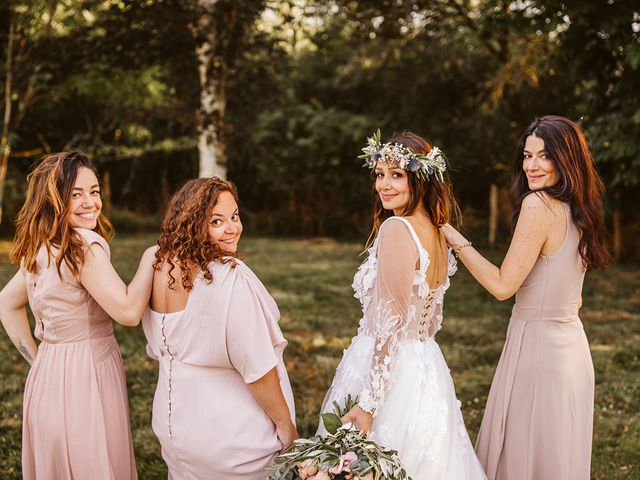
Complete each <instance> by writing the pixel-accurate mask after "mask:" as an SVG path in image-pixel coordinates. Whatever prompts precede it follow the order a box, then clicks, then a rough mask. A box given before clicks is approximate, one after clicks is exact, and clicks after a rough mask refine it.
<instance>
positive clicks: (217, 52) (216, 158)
mask: <svg viewBox="0 0 640 480" xmlns="http://www.w3.org/2000/svg"><path fill="white" fill-rule="evenodd" d="M221 3H223V2H222V1H221V0H198V4H197V8H196V14H197V17H196V21H195V26H194V30H195V37H196V56H197V58H198V71H199V75H200V109H199V111H198V119H197V120H198V154H199V168H198V174H199V176H200V177H201V178H202V177H212V176H214V175H215V176H217V177H220V178H226V176H227V161H226V158H225V148H224V146H225V144H224V129H225V113H226V106H227V102H226V97H225V83H226V79H227V78H226V77H227V69H228V65H227V58H226V56H225V54H224V53H225V52H224V50H225V48H224V47H225V45H224V44H225V41H224V37H225V35H224V32H223V31H222V29H223V28H231V27H232V26H231V25H224V22H220V20H219V15H220V13H221V12H220V10H221V8H220V5H219V4H221ZM232 4H235V2H232ZM235 8H236V7H235V6H232V7H231V9H232V10H234V9H235Z"/></svg>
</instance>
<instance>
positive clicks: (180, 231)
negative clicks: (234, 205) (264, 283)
mask: <svg viewBox="0 0 640 480" xmlns="http://www.w3.org/2000/svg"><path fill="white" fill-rule="evenodd" d="M222 192H229V193H230V194H231V195H233V198H234V199H235V200H236V202H237V201H238V193H237V190H236V187H235V185H234V184H233V183H231V182H228V181H226V180H222V179H220V178H218V177H211V178H198V179H195V180H190V181H188V182H187V183H185V184H184V185H183V187H182V188H181V189H180V190H178V192H176V193H175V194H174V195H173V196H172V197H171V200H169V207H168V208H167V213H166V214H165V216H164V220H163V221H162V231H161V233H160V239H159V240H158V246H159V248H158V250H157V251H156V259H155V261H154V263H153V267H154V268H155V269H156V270H160V268H161V264H162V263H163V262H167V264H168V265H169V288H171V289H173V288H174V284H175V279H174V277H173V275H172V272H173V270H174V269H175V268H176V267H178V268H179V269H180V272H181V283H182V286H183V287H184V289H185V290H187V291H189V290H191V289H192V288H193V280H194V278H195V276H196V274H197V272H198V271H202V273H203V276H204V278H205V281H207V282H212V281H213V275H212V273H211V270H210V269H209V264H210V263H211V262H221V263H227V262H230V261H231V262H232V261H233V255H232V254H230V253H228V252H224V251H222V250H221V249H220V247H219V246H218V245H216V244H213V243H211V242H210V240H209V234H208V229H207V225H208V223H209V218H210V216H211V212H212V210H213V208H214V207H215V205H216V203H218V198H219V196H220V194H221V193H222Z"/></svg>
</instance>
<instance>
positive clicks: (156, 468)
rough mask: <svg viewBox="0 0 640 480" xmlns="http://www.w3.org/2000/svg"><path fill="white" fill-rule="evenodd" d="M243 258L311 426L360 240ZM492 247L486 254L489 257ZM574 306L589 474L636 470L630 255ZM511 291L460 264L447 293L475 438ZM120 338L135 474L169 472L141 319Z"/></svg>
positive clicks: (5, 426) (635, 331)
mask: <svg viewBox="0 0 640 480" xmlns="http://www.w3.org/2000/svg"><path fill="white" fill-rule="evenodd" d="M153 241H154V237H153V236H137V237H123V238H118V239H116V240H115V241H114V242H113V245H112V249H113V250H112V257H113V262H114V264H115V266H116V268H117V270H118V272H120V274H121V275H122V276H123V278H125V279H127V280H128V279H130V278H131V276H132V275H133V272H134V270H135V268H136V267H137V263H138V260H139V257H140V255H141V253H142V250H143V249H144V247H145V246H147V245H150V244H151V243H153ZM241 247H242V251H243V254H244V258H245V260H246V262H247V264H248V265H249V266H250V267H251V268H252V269H253V270H254V271H255V272H256V274H257V275H258V276H259V277H260V278H261V280H262V281H263V282H264V284H265V285H266V286H267V288H268V289H269V291H270V292H271V294H272V295H273V296H274V298H275V299H276V301H277V302H278V305H279V307H280V311H281V313H282V320H281V326H282V329H283V331H284V333H285V336H286V337H287V339H288V340H289V346H288V348H287V350H286V352H285V360H286V363H287V367H288V370H289V375H290V377H291V381H292V384H293V389H294V393H295V396H296V408H297V418H298V429H299V431H300V433H301V434H302V435H303V436H306V435H310V434H312V433H313V432H314V431H315V427H316V424H317V413H318V409H319V407H320V403H321V402H322V399H323V396H324V393H325V391H326V389H327V387H328V385H329V383H330V381H331V378H332V375H333V372H334V370H335V367H336V366H337V364H338V361H339V360H340V357H341V355H342V350H343V349H344V348H346V347H347V345H348V344H349V340H350V338H351V336H352V335H353V334H354V333H355V330H356V327H357V322H358V319H359V315H360V310H359V305H358V302H357V300H356V299H355V298H353V294H352V291H351V286H350V285H351V280H352V278H353V274H354V272H355V270H356V268H357V266H358V264H359V263H360V262H361V260H362V257H359V253H360V251H361V249H362V245H359V244H354V243H340V242H336V241H333V240H327V239H316V240H304V241H303V240H300V241H298V240H275V239H245V240H243V243H242V245H241ZM9 248H10V244H9V243H8V242H4V243H3V242H0V284H2V285H4V283H5V282H6V281H7V280H8V279H9V278H10V276H11V275H13V273H14V272H15V270H16V269H15V267H14V266H12V265H10V264H9V262H8V259H7V258H8V257H7V253H8V250H9ZM500 255H501V254H500V253H499V252H491V253H490V256H491V257H492V258H493V259H494V260H497V259H499V258H501V257H500ZM583 299H584V305H583V308H582V310H581V313H580V316H581V318H582V321H583V322H584V325H585V329H586V332H587V336H588V338H589V341H590V344H591V352H592V355H593V361H594V364H595V369H596V407H595V429H594V430H595V431H594V445H593V462H592V478H593V479H600V480H613V479H629V480H630V479H639V478H640V453H639V451H640V450H639V447H640V375H639V373H640V273H639V272H638V269H637V268H634V267H632V266H617V267H614V268H611V269H610V270H609V271H607V272H605V273H602V272H595V273H589V274H588V275H587V279H586V282H585V288H584V296H583ZM511 304H512V302H511V301H507V302H502V303H499V302H497V301H495V300H494V299H493V298H492V297H491V296H490V295H489V294H487V293H486V292H485V291H484V290H483V289H482V288H481V287H479V286H478V285H477V284H476V283H475V282H474V281H473V279H472V278H471V277H470V276H469V275H468V274H467V272H466V271H465V269H464V267H461V268H460V270H459V271H458V273H457V274H456V275H455V277H454V279H453V282H452V286H451V288H450V290H449V292H448V294H447V299H446V302H445V321H444V327H443V329H442V331H441V332H440V333H439V334H438V342H439V344H440V346H441V348H442V351H443V353H444V355H445V358H446V359H447V362H448V364H449V367H450V369H451V373H452V375H453V378H454V381H455V385H456V390H457V394H458V398H459V399H460V400H461V401H462V405H463V414H464V417H465V421H466V424H467V427H468V429H469V433H470V436H471V438H472V440H474V439H475V437H476V434H477V431H478V427H479V425H480V420H481V417H482V412H483V408H484V404H485V401H486V397H487V393H488V391H489V385H490V383H491V378H492V375H493V372H494V369H495V366H496V364H497V361H498V358H499V356H500V351H501V348H502V344H503V342H504V337H505V332H506V327H507V322H508V319H509V312H510V308H511ZM116 335H117V338H118V341H119V342H120V346H121V349H122V354H123V357H124V362H125V367H126V370H127V383H128V389H129V402H130V407H131V423H132V429H133V440H134V447H135V452H136V459H137V465H138V472H139V475H140V478H142V479H156V478H158V479H160V478H166V468H165V465H164V462H163V461H162V458H161V456H160V449H159V445H158V442H157V440H156V438H155V436H154V435H153V432H152V431H151V427H150V420H151V419H150V416H151V403H152V399H153V392H154V389H155V382H156V364H155V362H153V361H152V360H150V359H148V358H147V357H146V355H145V349H144V346H145V340H144V335H143V333H142V328H141V327H138V328H134V329H125V328H121V327H117V328H116ZM0 360H1V361H0V374H1V377H0V379H1V380H0V478H3V479H4V478H7V479H9V478H20V424H21V414H22V391H23V386H24V380H25V377H26V374H27V364H26V363H25V362H24V361H23V360H22V358H21V357H20V355H19V354H18V352H17V351H16V350H15V348H13V346H12V345H11V343H10V341H9V340H8V337H7V336H6V334H0Z"/></svg>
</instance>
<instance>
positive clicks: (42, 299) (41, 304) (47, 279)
mask: <svg viewBox="0 0 640 480" xmlns="http://www.w3.org/2000/svg"><path fill="white" fill-rule="evenodd" d="M76 231H77V232H79V233H80V235H81V236H82V237H83V238H84V239H85V241H86V242H87V243H98V244H99V245H100V246H101V247H102V248H103V249H104V251H105V252H106V254H107V256H108V255H109V246H108V245H107V242H106V241H105V240H104V239H103V238H102V237H101V236H100V235H98V234H97V233H95V232H93V231H91V230H86V229H77V230H76ZM56 254H57V249H53V251H52V252H51V254H49V252H48V251H47V249H46V247H44V246H42V247H40V251H39V252H38V256H37V260H36V262H37V263H36V264H37V271H36V273H30V272H27V271H26V270H24V269H23V273H24V275H25V279H26V282H27V293H28V295H29V305H30V306H31V309H32V311H33V314H34V317H35V319H36V329H35V335H36V338H38V339H39V340H41V341H44V342H49V343H69V342H76V341H80V340H85V339H88V338H91V337H105V336H109V335H111V334H112V331H113V329H112V326H111V318H109V316H108V315H107V313H106V312H105V311H104V309H103V308H102V307H100V305H98V303H97V302H96V301H95V300H94V299H93V297H91V295H89V292H87V290H86V289H85V288H84V287H83V286H82V284H81V283H80V281H79V280H78V279H77V278H75V277H74V276H73V274H72V273H71V270H70V269H69V267H68V266H67V264H66V262H63V263H62V264H61V266H60V273H58V269H57V268H56V265H55V255H56Z"/></svg>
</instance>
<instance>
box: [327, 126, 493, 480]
mask: <svg viewBox="0 0 640 480" xmlns="http://www.w3.org/2000/svg"><path fill="white" fill-rule="evenodd" d="M364 154H365V155H364V156H365V160H366V164H367V165H368V166H369V167H370V168H371V169H372V174H371V179H372V183H373V187H374V195H375V196H374V214H373V222H372V223H373V232H374V233H373V236H374V237H375V239H374V241H373V245H372V246H371V248H370V249H369V256H368V258H367V259H366V260H365V261H364V263H363V264H362V265H361V266H360V268H359V269H358V271H357V273H356V275H355V277H354V280H353V288H354V290H355V293H356V297H357V298H358V299H359V300H360V303H361V304H362V318H361V320H360V326H359V328H358V333H357V335H356V336H354V337H353V339H352V340H351V345H350V346H349V348H348V349H347V350H345V352H344V356H343V357H342V361H341V362H340V365H339V366H338V368H337V371H336V375H335V377H334V379H333V382H332V384H331V388H330V389H329V391H328V393H327V395H326V397H325V400H324V404H323V407H322V411H324V412H327V411H332V410H333V408H334V407H333V405H334V402H337V403H338V404H343V403H344V401H345V398H347V397H348V396H349V395H351V397H352V398H357V399H358V404H357V405H356V406H354V407H353V408H351V409H350V411H349V412H348V413H347V414H346V415H345V416H344V417H343V419H342V420H343V422H345V423H349V422H350V423H352V424H354V425H355V426H356V428H358V429H361V430H366V431H371V435H372V437H373V438H374V439H375V440H376V441H377V442H379V443H381V444H383V445H385V446H387V447H390V448H392V449H394V450H397V452H398V456H399V458H400V460H401V461H402V463H403V465H404V467H405V468H406V470H407V473H408V474H409V475H410V476H411V477H412V478H414V479H434V480H435V479H437V480H481V479H484V478H485V475H484V473H483V471H482V467H481V466H480V463H479V462H478V458H477V457H476V455H475V453H474V451H473V447H472V445H471V442H470V440H469V436H468V434H467V431H466V428H465V425H464V421H463V419H462V412H461V410H460V402H459V401H458V400H457V398H456V392H455V388H454V385H453V380H452V379H451V374H450V373H449V368H448V367H447V363H446V361H445V359H444V357H443V355H442V352H441V351H440V347H439V346H438V343H437V341H436V338H435V337H436V334H437V332H438V331H439V330H440V328H441V327H442V322H443V304H444V296H445V293H446V291H447V289H448V288H449V277H450V276H451V275H453V273H454V272H455V270H456V266H455V260H454V258H453V255H452V254H451V251H450V250H449V249H447V246H446V243H445V239H444V236H443V235H442V233H441V232H440V230H439V227H440V226H442V225H444V224H445V223H447V222H450V221H455V220H456V219H457V214H458V207H457V203H456V201H455V198H454V197H453V195H452V189H451V185H450V183H449V180H448V175H447V166H446V163H445V160H444V157H443V155H442V153H441V152H440V150H439V149H438V148H437V147H433V146H432V145H431V144H430V143H429V142H427V141H426V140H425V139H423V138H422V137H419V136H418V135H415V134H413V133H411V132H403V133H401V134H400V135H397V136H395V137H394V138H392V139H391V140H389V141H388V142H386V143H382V142H381V141H380V137H379V135H378V134H376V135H374V137H373V138H370V139H369V143H368V146H367V147H365V148H364ZM319 433H325V430H324V429H323V428H322V427H321V428H320V430H319Z"/></svg>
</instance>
